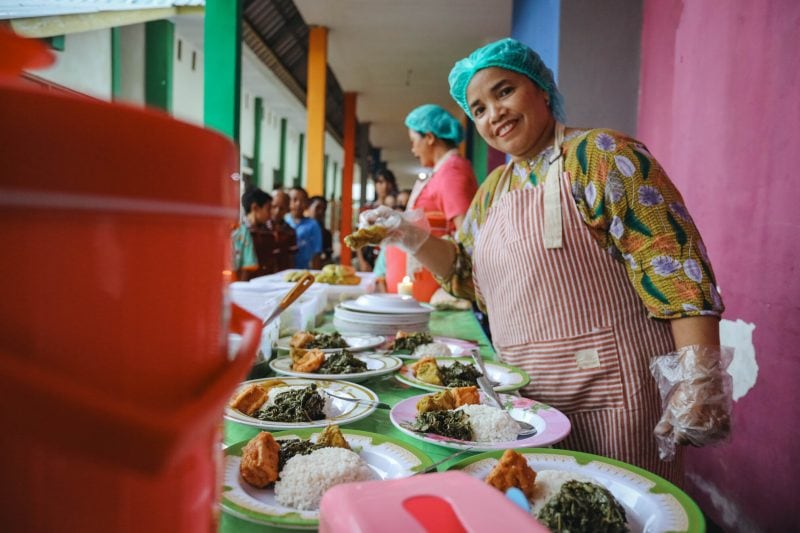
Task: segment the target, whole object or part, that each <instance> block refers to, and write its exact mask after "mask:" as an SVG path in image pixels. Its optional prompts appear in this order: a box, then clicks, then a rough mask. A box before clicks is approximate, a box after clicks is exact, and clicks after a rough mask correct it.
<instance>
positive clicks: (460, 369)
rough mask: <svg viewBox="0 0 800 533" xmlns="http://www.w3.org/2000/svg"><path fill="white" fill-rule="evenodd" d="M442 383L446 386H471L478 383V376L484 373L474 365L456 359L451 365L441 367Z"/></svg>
mask: <svg viewBox="0 0 800 533" xmlns="http://www.w3.org/2000/svg"><path fill="white" fill-rule="evenodd" d="M439 373H440V374H441V376H442V383H443V384H444V386H445V387H471V386H472V385H475V384H477V382H478V378H479V377H481V376H482V375H483V374H481V373H480V371H479V370H478V369H477V368H475V367H474V366H473V365H470V364H466V365H465V364H464V363H462V362H461V361H456V362H455V363H453V364H452V365H450V366H445V365H442V366H440V367H439Z"/></svg>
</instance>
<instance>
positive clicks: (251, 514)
mask: <svg viewBox="0 0 800 533" xmlns="http://www.w3.org/2000/svg"><path fill="white" fill-rule="evenodd" d="M321 432H322V430H321V429H298V430H291V431H280V432H278V433H274V434H273V435H274V436H275V438H276V439H278V440H281V439H286V438H300V439H309V438H310V437H312V436H314V435H318V434H319V433H321ZM342 434H343V435H344V436H345V438H346V439H347V442H348V443H349V444H350V446H351V447H352V448H353V449H354V450H356V451H358V454H359V455H360V456H361V458H362V459H364V461H365V462H366V463H367V464H368V465H370V466H371V467H372V469H373V471H375V473H376V476H378V477H380V478H382V479H397V478H403V477H408V476H410V475H412V474H414V473H415V472H416V471H417V470H418V469H420V468H426V467H428V466H430V465H431V464H433V462H432V461H431V460H430V458H428V456H427V455H425V454H424V453H422V452H421V451H419V450H417V449H416V448H414V447H413V446H411V445H410V444H406V443H405V442H403V441H401V440H398V439H395V438H392V437H387V436H385V435H378V434H377V433H370V432H367V431H358V430H355V429H342ZM247 442H248V441H242V442H238V443H236V444H233V445H231V446H229V447H228V448H226V449H225V470H224V483H223V488H222V502H221V505H222V509H223V510H224V511H225V512H226V513H229V514H231V515H233V516H236V517H238V518H242V519H244V520H248V521H250V522H256V523H259V524H266V525H270V526H277V527H284V528H290V529H316V528H318V527H319V511H299V510H297V509H292V508H290V507H284V506H282V505H280V504H278V503H277V502H276V501H275V492H274V490H273V487H271V486H270V487H267V488H266V489H257V488H255V487H252V486H250V485H249V484H247V483H246V482H245V481H244V480H243V479H242V478H241V476H240V475H239V463H240V462H241V456H242V448H244V446H245V444H247ZM412 469H413V470H412Z"/></svg>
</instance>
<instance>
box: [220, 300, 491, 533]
mask: <svg viewBox="0 0 800 533" xmlns="http://www.w3.org/2000/svg"><path fill="white" fill-rule="evenodd" d="M331 321H332V317H331V316H326V317H325V321H324V323H323V325H322V326H321V327H319V328H317V329H319V330H321V331H332V330H333V326H332V324H331ZM429 326H430V330H431V333H432V334H433V335H436V336H442V337H454V338H458V339H466V340H473V341H477V342H478V345H479V346H480V353H481V356H483V357H484V358H485V359H490V360H493V359H494V358H495V353H494V349H493V348H492V346H491V344H489V341H488V339H487V337H486V335H485V334H484V333H483V330H482V329H481V327H480V324H479V323H478V321H477V319H476V318H475V315H473V314H472V312H471V311H435V312H433V313H432V315H431V320H430V323H429ZM362 385H364V386H365V387H367V388H369V389H371V390H373V391H374V392H375V393H377V394H378V396H379V397H380V399H381V401H383V402H386V403H388V404H389V405H394V404H396V403H397V402H399V401H400V400H404V399H405V398H408V397H410V396H415V395H418V394H424V393H425V391H423V390H420V389H416V388H413V387H409V386H408V385H405V384H403V383H401V382H399V381H397V380H396V379H395V378H394V377H393V376H385V377H382V378H375V379H372V380H368V381H364V382H363V383H362ZM345 427H346V428H347V429H360V430H363V431H370V432H373V433H380V434H382V435H389V436H391V437H394V438H397V439H400V440H402V441H405V442H407V443H408V444H411V445H412V446H414V447H416V448H417V449H419V450H421V451H422V452H424V453H425V454H427V455H428V457H430V458H431V460H433V461H434V462H435V461H439V460H441V459H443V458H445V457H447V456H448V455H450V454H451V453H453V452H454V451H456V450H451V449H449V448H443V447H441V446H435V445H433V444H428V443H426V442H422V441H420V440H416V439H413V438H411V437H409V436H408V435H406V434H404V433H402V432H401V431H399V430H397V429H396V428H395V427H394V426H393V425H392V423H391V422H390V421H389V411H387V410H385V409H377V410H376V411H375V412H374V413H373V414H371V415H370V416H369V417H367V418H365V419H363V420H359V421H358V422H354V423H352V424H348V425H347V426H345ZM258 432H259V430H258V429H257V428H253V427H249V426H244V425H242V424H238V423H236V422H231V421H229V420H226V421H225V444H234V443H236V442H240V441H244V440H250V439H251V438H253V437H254V436H255V435H256V434H257V433H258ZM468 455H471V454H469V453H467V454H464V455H461V456H459V457H458V458H456V459H455V460H454V461H461V460H463V459H464V458H465V457H466V456H468ZM448 464H449V463H445V464H443V465H441V466H440V467H439V469H440V470H444V469H446V468H447V466H448ZM220 531H223V532H225V533H233V532H255V531H280V530H279V529H275V528H268V527H267V526H263V525H257V524H252V523H250V522H246V521H244V520H240V519H238V518H235V517H232V516H229V515H227V514H225V513H223V516H222V522H221V527H220Z"/></svg>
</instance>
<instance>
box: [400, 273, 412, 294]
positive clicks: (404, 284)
mask: <svg viewBox="0 0 800 533" xmlns="http://www.w3.org/2000/svg"><path fill="white" fill-rule="evenodd" d="M413 292H414V284H413V283H412V282H411V278H409V277H408V276H406V277H404V278H403V281H401V282H400V283H398V284H397V294H404V295H406V296H411V295H412V293H413Z"/></svg>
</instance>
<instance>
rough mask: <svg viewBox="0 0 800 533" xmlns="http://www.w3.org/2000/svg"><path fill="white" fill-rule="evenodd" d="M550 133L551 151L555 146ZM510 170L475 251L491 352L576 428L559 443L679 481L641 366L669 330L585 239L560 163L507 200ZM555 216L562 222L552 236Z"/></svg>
mask: <svg viewBox="0 0 800 533" xmlns="http://www.w3.org/2000/svg"><path fill="white" fill-rule="evenodd" d="M558 126H559V128H558V131H557V136H556V139H557V141H556V145H555V146H556V149H557V151H556V152H555V153H559V152H560V144H561V138H563V126H562V125H560V124H559V125H558ZM512 166H513V163H510V164H509V166H508V167H507V168H506V172H505V174H504V177H503V179H501V180H500V182H499V183H498V186H497V189H496V193H495V194H496V195H498V194H502V196H500V197H499V198H497V199H496V200H495V202H494V203H493V205H492V207H491V208H490V210H489V213H488V216H487V219H486V222H485V223H484V225H483V227H482V228H481V231H480V234H479V236H478V241H477V242H476V244H475V249H474V254H473V276H474V280H475V286H476V290H477V291H478V294H479V295H480V297H481V298H482V299H483V301H484V302H486V306H487V309H488V312H489V322H490V327H491V331H492V339H493V342H494V344H495V348H496V349H497V352H498V355H499V356H500V358H501V359H502V360H503V361H505V362H506V363H509V364H511V365H514V366H518V367H520V368H522V369H524V370H525V371H527V372H528V373H529V374H530V376H531V383H530V385H528V386H527V387H525V388H524V389H523V390H522V391H521V392H522V393H523V394H524V395H525V396H527V397H530V398H533V399H536V400H538V401H541V402H544V403H546V404H548V405H551V406H553V407H555V408H557V409H559V410H560V411H562V412H563V413H564V414H566V415H567V416H568V417H569V419H570V421H571V422H572V431H571V433H570V435H569V436H568V437H567V439H566V440H564V441H563V442H561V443H560V444H559V445H558V447H561V448H565V449H570V450H579V451H584V452H589V453H594V454H598V455H603V456H606V457H612V458H614V459H618V460H621V461H624V462H626V463H630V464H633V465H636V466H639V467H642V468H644V469H646V470H649V471H651V472H654V473H656V474H658V475H660V476H662V477H665V478H667V479H669V480H670V481H672V482H673V483H676V484H679V485H680V484H681V482H682V479H681V477H680V476H682V472H683V468H682V464H681V463H682V461H681V458H682V454H681V453H680V452H679V453H678V454H677V456H676V458H675V460H673V461H671V462H665V461H661V460H660V459H659V458H658V447H657V445H656V441H655V438H654V437H653V428H655V426H656V423H657V422H658V420H659V417H660V415H661V407H660V397H659V393H658V389H657V387H656V383H655V380H654V379H653V377H652V376H651V375H650V371H649V369H648V363H649V359H650V357H651V356H654V355H661V354H665V353H668V352H671V351H673V350H674V344H673V340H672V335H671V332H670V328H669V324H668V323H666V322H659V321H655V320H651V319H648V318H647V313H646V310H645V308H644V306H643V305H642V303H641V301H640V299H639V297H638V296H637V294H636V292H635V290H634V289H633V287H632V286H631V283H630V282H629V281H628V278H627V274H626V272H625V267H624V266H623V265H622V264H620V263H619V262H617V261H615V260H614V259H613V258H612V257H611V255H610V254H608V253H607V252H605V251H604V250H602V249H601V248H600V246H598V244H597V241H596V240H595V239H594V238H593V237H592V235H591V234H590V232H589V229H588V227H587V226H586V224H585V223H584V221H583V219H582V218H581V215H580V213H579V212H578V210H577V206H576V205H575V202H574V200H573V199H572V194H571V183H570V177H569V174H568V173H564V172H562V171H561V168H562V167H563V163H562V162H561V160H560V159H559V161H558V164H556V163H554V164H551V165H550V169H549V171H548V174H547V178H546V181H545V183H544V185H542V186H539V187H535V188H531V189H522V190H516V191H508V192H506V193H505V194H503V193H502V191H504V190H506V189H507V185H508V181H507V180H508V177H509V176H510V172H511V169H512ZM548 183H550V184H551V193H550V197H549V198H547V199H546V198H545V197H546V196H547V193H546V189H547V184H548ZM556 184H558V185H560V187H555V185H556ZM553 199H555V203H556V204H557V205H558V206H559V209H555V210H554V209H552V208H553ZM546 203H549V204H550V214H551V217H550V218H551V220H549V221H547V222H546V221H545V219H546V218H547V216H546V215H545V204H546ZM554 211H555V213H556V215H555V216H556V218H560V219H561V220H560V223H559V221H558V220H556V225H557V226H558V227H557V228H555V229H556V231H555V233H556V235H555V239H554V238H553V233H554V232H553V231H552V230H553V226H554V224H553V220H552V213H553V212H554ZM559 211H560V212H559ZM545 226H549V227H548V230H545ZM546 234H547V236H546ZM546 241H547V242H546ZM554 242H555V245H554V244H553V243H554Z"/></svg>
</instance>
